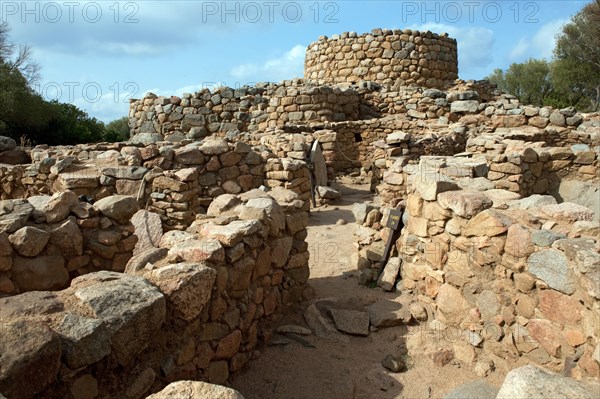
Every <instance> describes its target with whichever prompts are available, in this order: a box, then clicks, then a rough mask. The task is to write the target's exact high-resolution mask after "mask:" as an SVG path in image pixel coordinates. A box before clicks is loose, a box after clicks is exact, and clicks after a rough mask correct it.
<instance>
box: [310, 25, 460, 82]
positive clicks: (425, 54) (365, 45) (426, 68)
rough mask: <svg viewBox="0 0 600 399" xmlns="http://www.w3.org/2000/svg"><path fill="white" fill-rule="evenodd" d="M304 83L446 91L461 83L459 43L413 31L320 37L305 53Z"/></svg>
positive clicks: (381, 30) (443, 36) (450, 39)
mask: <svg viewBox="0 0 600 399" xmlns="http://www.w3.org/2000/svg"><path fill="white" fill-rule="evenodd" d="M304 78H305V79H306V80H307V81H312V82H317V83H319V84H323V83H341V82H352V83H357V82H359V81H361V80H369V81H373V82H376V83H378V84H381V85H386V86H392V85H408V84H411V83H416V84H417V85H419V86H423V87H444V86H445V85H449V84H451V83H452V82H454V80H455V79H456V78H458V61H457V53H456V40H455V39H452V38H449V37H448V36H447V35H446V34H443V35H437V34H434V33H431V32H429V31H427V32H419V31H416V30H410V29H404V30H390V29H374V30H373V31H372V32H371V33H367V34H362V35H358V34H356V33H355V32H345V33H342V34H341V35H333V36H332V37H331V38H328V37H326V36H321V37H320V38H319V40H318V41H316V42H314V43H312V44H310V45H309V46H308V48H307V50H306V59H305V62H304Z"/></svg>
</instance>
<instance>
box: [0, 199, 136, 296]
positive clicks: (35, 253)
mask: <svg viewBox="0 0 600 399" xmlns="http://www.w3.org/2000/svg"><path fill="white" fill-rule="evenodd" d="M137 209H138V208H137V202H136V200H135V198H133V197H127V196H120V195H115V196H110V197H106V198H104V199H102V200H100V201H98V202H96V203H95V204H94V205H90V204H89V203H87V202H80V201H78V199H77V195H76V194H75V193H73V192H72V191H64V192H61V193H57V194H54V195H53V196H32V197H29V198H27V199H15V200H3V201H0V296H4V295H14V294H19V293H23V292H27V291H40V290H59V289H63V288H66V287H68V285H69V282H70V281H71V280H72V279H73V278H75V277H77V276H80V275H82V274H87V273H90V272H95V271H99V270H111V271H115V272H123V271H124V270H125V265H127V262H128V261H129V259H130V258H131V256H132V251H133V249H134V247H135V245H136V242H137V236H136V235H135V234H134V226H133V224H131V222H130V220H129V219H130V218H131V216H132V215H133V214H134V213H135V212H136V211H137Z"/></svg>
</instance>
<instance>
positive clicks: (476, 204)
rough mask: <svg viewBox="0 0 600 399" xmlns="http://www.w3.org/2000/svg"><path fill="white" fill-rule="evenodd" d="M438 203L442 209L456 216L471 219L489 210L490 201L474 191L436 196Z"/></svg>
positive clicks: (448, 192) (451, 192)
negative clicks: (450, 211)
mask: <svg viewBox="0 0 600 399" xmlns="http://www.w3.org/2000/svg"><path fill="white" fill-rule="evenodd" d="M438 202H439V204H440V205H441V207H442V208H444V209H451V210H452V211H454V213H455V214H457V215H458V216H462V217H466V218H471V217H473V216H475V215H476V214H478V213H479V212H481V211H483V210H484V209H487V208H490V207H491V206H492V204H493V202H492V200H491V199H489V198H488V197H487V196H485V195H484V194H482V193H480V192H475V191H464V190H461V191H447V192H444V193H440V194H439V195H438Z"/></svg>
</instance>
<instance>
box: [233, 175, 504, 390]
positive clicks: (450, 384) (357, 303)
mask: <svg viewBox="0 0 600 399" xmlns="http://www.w3.org/2000/svg"><path fill="white" fill-rule="evenodd" d="M342 194H343V196H342V200H341V201H338V202H337V203H336V204H334V205H328V206H325V207H324V206H322V207H319V208H317V209H313V210H311V216H310V223H309V227H308V238H307V241H308V243H309V248H310V253H311V259H310V268H311V277H310V280H309V284H310V286H311V287H312V288H313V289H314V299H319V298H331V297H333V298H337V299H338V300H339V301H342V302H346V303H350V304H351V305H352V307H355V308H356V309H366V307H367V306H368V305H369V304H371V303H373V302H375V301H376V300H378V299H381V298H385V299H388V300H393V301H396V302H399V303H402V304H405V306H408V303H410V297H409V296H408V295H406V294H405V295H400V293H399V292H392V293H385V292H383V291H382V290H381V289H380V288H367V287H364V286H360V285H358V283H357V279H356V277H354V273H353V272H354V266H352V265H350V255H351V254H352V253H353V252H355V249H354V247H353V237H352V234H353V231H354V225H353V223H354V217H353V215H352V206H353V204H354V203H356V202H364V201H370V200H372V199H373V197H372V195H371V193H370V192H369V188H368V185H361V186H358V185H346V186H344V187H342ZM339 219H344V220H345V221H346V222H347V224H345V225H338V224H336V222H337V221H338V220H339ZM310 303H311V301H306V303H305V304H304V308H305V307H306V306H308V305H309V304H310ZM281 324H296V325H302V326H305V327H306V326H307V325H306V322H305V321H304V319H303V316H302V313H301V312H299V313H297V314H292V315H288V316H287V317H286V319H284V320H283V321H282V323H281ZM421 328H425V327H424V326H423V327H419V326H418V325H415V326H410V327H408V328H407V327H406V326H397V327H390V328H381V329H379V330H378V331H374V332H371V333H370V334H369V336H368V337H360V336H351V335H346V334H344V337H345V338H347V340H346V341H347V342H330V341H327V340H323V339H320V338H318V337H316V336H315V335H310V336H303V337H302V338H303V339H305V340H306V341H308V342H309V343H310V344H312V345H313V346H314V347H305V345H302V344H301V343H298V342H295V341H293V340H289V343H287V344H286V345H273V343H278V342H279V341H278V340H277V338H278V336H277V335H274V337H273V340H272V341H271V344H270V345H268V346H266V347H265V348H261V352H262V355H261V356H260V357H259V358H258V359H256V360H254V361H253V362H251V364H250V366H249V367H248V369H247V370H246V371H244V372H242V373H241V374H239V375H237V376H236V377H235V378H234V379H233V381H232V386H233V388H235V389H237V390H239V391H240V392H241V393H242V394H243V395H244V397H245V398H246V399H266V398H273V399H276V398H282V399H283V398H285V399H320V398H327V399H338V398H339V399H354V398H356V399H368V398H382V399H387V398H441V397H443V396H444V395H445V394H446V393H448V392H449V391H451V390H452V389H453V388H454V387H456V386H458V385H461V384H463V383H465V382H467V381H473V380H477V379H479V378H480V377H478V376H477V375H475V373H473V371H472V370H471V369H470V368H464V367H461V364H460V363H459V362H457V361H451V362H450V363H448V364H446V365H445V366H443V367H437V366H435V365H434V363H433V361H432V357H431V354H430V353H428V351H431V348H432V347H433V348H434V350H435V342H427V345H425V344H424V345H423V346H422V347H421V348H417V349H412V348H411V350H410V351H407V349H406V346H407V340H408V339H409V338H410V337H411V335H414V334H419V331H422V330H420V329H421ZM420 336H421V337H425V338H424V339H425V340H426V339H428V338H426V337H427V336H426V335H420ZM413 338H414V337H413ZM280 341H281V340H280ZM414 341H415V340H413V342H414ZM284 342H285V340H284ZM388 354H392V355H395V356H397V357H399V358H402V359H404V360H405V362H406V364H407V365H408V371H405V372H401V373H392V372H390V371H388V370H386V369H385V368H384V367H383V366H382V365H381V361H382V360H383V359H384V358H385V357H386V355H388ZM504 376H505V373H504V372H501V371H495V372H492V373H491V374H490V375H489V376H488V377H486V379H487V381H488V382H489V383H491V384H492V385H495V386H497V387H498V386H499V385H500V383H501V382H502V380H503V379H504Z"/></svg>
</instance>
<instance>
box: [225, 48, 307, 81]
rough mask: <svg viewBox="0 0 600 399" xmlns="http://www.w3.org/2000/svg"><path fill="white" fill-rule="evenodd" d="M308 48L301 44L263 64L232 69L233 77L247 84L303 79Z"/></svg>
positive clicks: (244, 65) (242, 65)
mask: <svg viewBox="0 0 600 399" xmlns="http://www.w3.org/2000/svg"><path fill="white" fill-rule="evenodd" d="M305 53H306V47H305V46H303V45H300V44H297V45H296V46H294V47H293V48H292V49H291V50H289V51H287V52H286V53H284V54H282V55H281V56H280V57H277V58H271V59H268V60H267V61H265V62H264V63H262V64H259V63H247V64H241V65H238V66H236V67H234V68H232V69H231V71H230V73H231V75H232V76H233V77H234V78H236V79H238V80H243V81H246V82H250V81H252V82H257V81H269V82H279V81H281V80H284V79H292V78H295V77H301V76H303V74H304V55H305Z"/></svg>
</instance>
